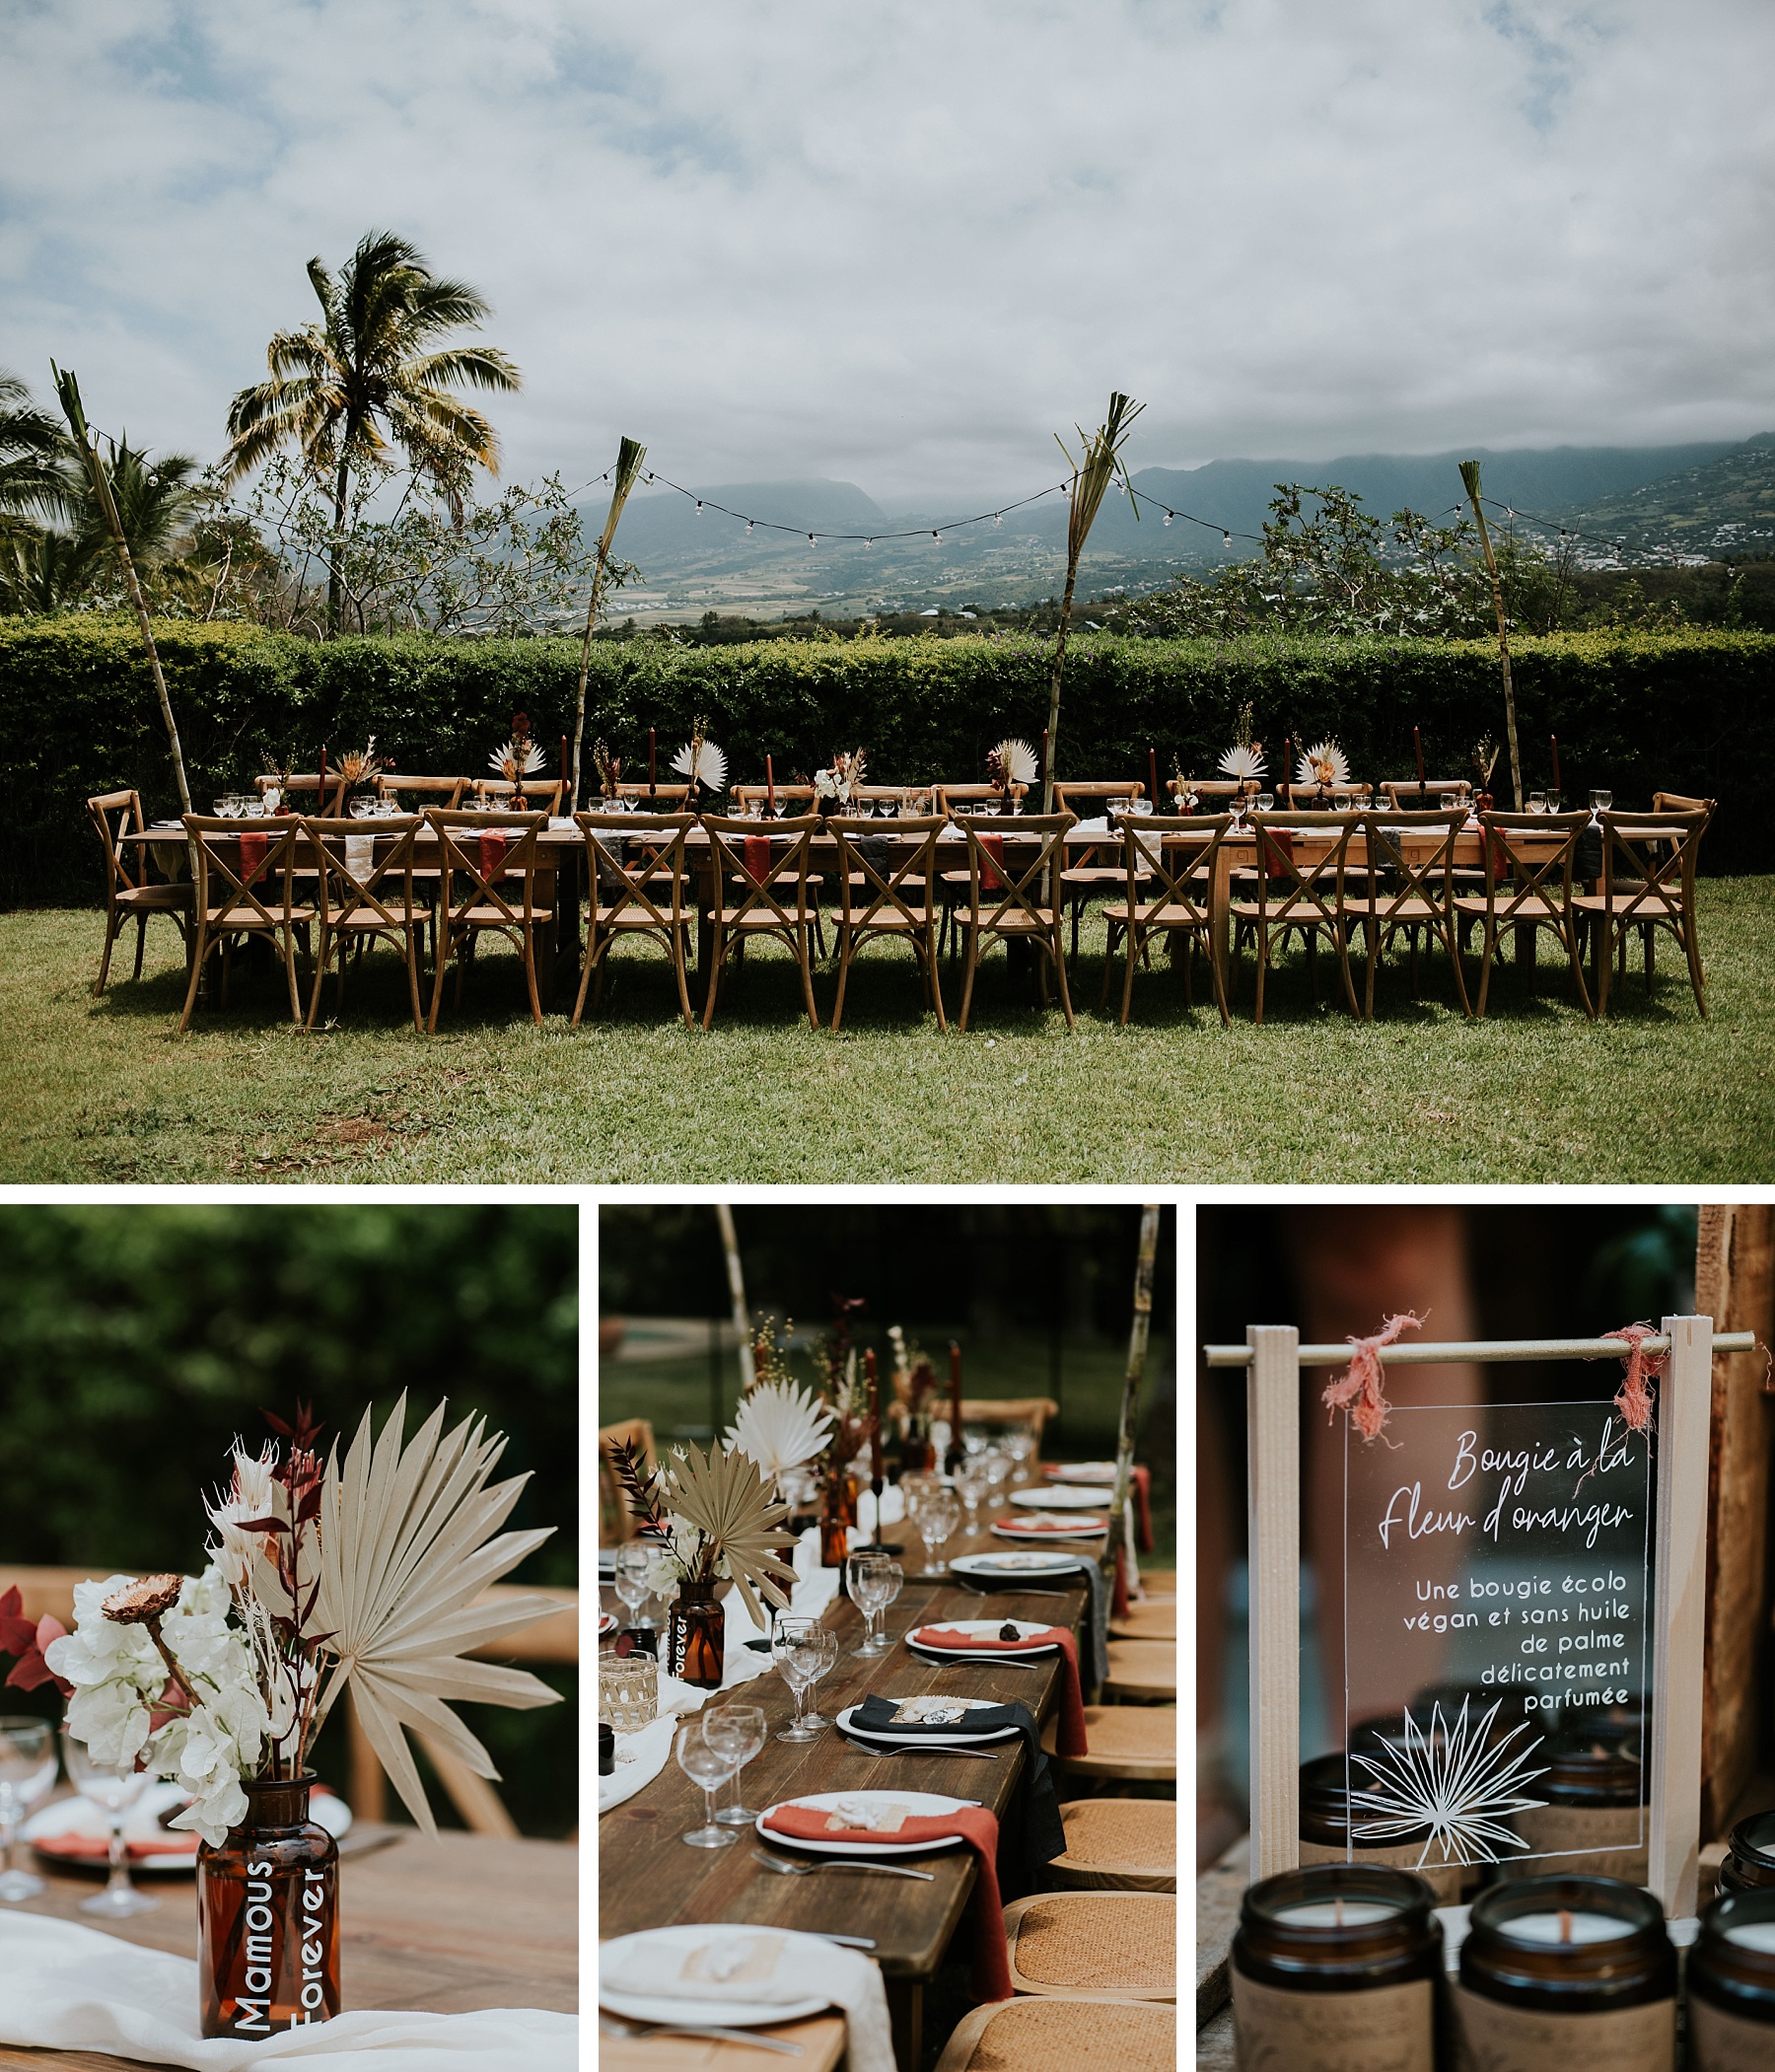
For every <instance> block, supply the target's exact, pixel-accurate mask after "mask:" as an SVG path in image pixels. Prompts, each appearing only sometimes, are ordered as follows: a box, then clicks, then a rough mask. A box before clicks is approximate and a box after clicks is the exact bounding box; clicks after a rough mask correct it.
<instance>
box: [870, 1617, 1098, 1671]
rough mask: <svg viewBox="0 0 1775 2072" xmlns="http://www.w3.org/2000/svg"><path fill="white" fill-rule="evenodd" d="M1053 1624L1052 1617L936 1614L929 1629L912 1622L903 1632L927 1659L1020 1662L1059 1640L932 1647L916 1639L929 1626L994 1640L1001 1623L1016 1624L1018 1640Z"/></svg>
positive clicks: (1053, 1648) (1050, 1649) (1050, 1648)
mask: <svg viewBox="0 0 1775 2072" xmlns="http://www.w3.org/2000/svg"><path fill="white" fill-rule="evenodd" d="M1052 1624H1053V1621H1052V1619H1048V1620H1045V1621H1044V1620H1037V1619H1029V1618H938V1619H933V1620H932V1621H931V1623H930V1627H929V1628H928V1629H927V1628H926V1627H924V1626H915V1627H914V1628H913V1629H912V1631H911V1632H910V1633H908V1634H907V1635H906V1645H907V1647H909V1648H911V1649H912V1650H913V1651H914V1652H915V1653H917V1654H919V1655H922V1656H924V1658H925V1659H926V1660H927V1661H931V1662H954V1661H956V1660H957V1659H958V1658H959V1659H960V1660H961V1661H963V1662H978V1661H982V1660H984V1661H987V1662H1021V1661H1022V1660H1024V1659H1025V1657H1027V1656H1032V1655H1051V1654H1053V1653H1054V1652H1055V1651H1056V1650H1057V1649H1058V1647H1059V1645H1060V1643H1059V1642H1058V1641H1057V1640H1043V1641H1040V1642H1037V1643H1036V1644H1035V1645H1034V1646H1033V1647H1026V1648H1013V1647H1002V1648H980V1649H978V1650H975V1649H972V1648H940V1647H935V1646H933V1645H932V1644H931V1642H930V1641H928V1640H920V1639H918V1638H917V1635H918V1634H920V1633H923V1632H925V1631H927V1630H929V1631H934V1632H951V1633H965V1634H966V1635H967V1637H968V1638H969V1639H970V1640H996V1639H997V1638H998V1630H999V1628H1000V1627H1001V1626H1015V1627H1016V1628H1017V1637H1018V1639H1019V1640H1022V1639H1024V1638H1025V1637H1026V1635H1028V1634H1030V1633H1044V1632H1046V1631H1047V1629H1048V1627H1049V1626H1051V1625H1052Z"/></svg>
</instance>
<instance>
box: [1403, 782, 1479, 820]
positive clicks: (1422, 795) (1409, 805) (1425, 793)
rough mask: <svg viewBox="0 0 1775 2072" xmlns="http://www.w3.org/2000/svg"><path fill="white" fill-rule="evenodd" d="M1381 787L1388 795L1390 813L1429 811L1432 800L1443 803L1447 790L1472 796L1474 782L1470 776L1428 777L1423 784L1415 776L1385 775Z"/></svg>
mask: <svg viewBox="0 0 1775 2072" xmlns="http://www.w3.org/2000/svg"><path fill="white" fill-rule="evenodd" d="M1381 789H1382V791H1383V792H1384V794H1385V796H1386V810H1387V811H1388V812H1389V813H1394V812H1399V811H1405V812H1410V813H1428V812H1430V811H1431V810H1432V807H1431V802H1432V800H1434V801H1435V803H1436V805H1437V806H1438V807H1440V806H1441V805H1442V795H1443V793H1444V792H1446V791H1453V792H1459V793H1460V794H1461V795H1462V796H1463V797H1465V798H1470V797H1471V796H1472V792H1473V783H1472V779H1471V778H1470V777H1426V778H1425V779H1424V781H1423V783H1422V784H1421V785H1420V784H1419V783H1418V780H1417V779H1416V778H1415V777H1384V778H1383V779H1382V780H1381Z"/></svg>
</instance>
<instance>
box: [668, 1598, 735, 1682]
mask: <svg viewBox="0 0 1775 2072" xmlns="http://www.w3.org/2000/svg"><path fill="white" fill-rule="evenodd" d="M715 1589H716V1586H715V1584H714V1583H713V1582H708V1583H680V1584H679V1585H678V1593H677V1596H676V1597H675V1598H674V1600H673V1606H672V1613H671V1617H670V1619H669V1620H668V1623H667V1628H666V1668H667V1670H668V1671H669V1672H670V1674H671V1675H673V1676H674V1677H676V1678H677V1679H678V1681H679V1682H680V1683H692V1684H694V1685H695V1686H696V1688H697V1689H698V1690H719V1689H720V1688H721V1673H722V1670H723V1668H724V1667H725V1665H726V1661H727V1611H726V1609H725V1608H724V1607H723V1605H722V1603H721V1600H720V1599H719V1598H718V1597H717V1596H716V1595H715Z"/></svg>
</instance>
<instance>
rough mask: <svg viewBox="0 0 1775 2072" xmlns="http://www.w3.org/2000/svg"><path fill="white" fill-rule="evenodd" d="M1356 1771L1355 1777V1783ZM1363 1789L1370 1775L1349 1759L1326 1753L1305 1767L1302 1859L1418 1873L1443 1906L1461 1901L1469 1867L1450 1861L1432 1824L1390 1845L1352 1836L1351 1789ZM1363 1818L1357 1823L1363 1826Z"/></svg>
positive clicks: (1389, 1840) (1399, 1836)
mask: <svg viewBox="0 0 1775 2072" xmlns="http://www.w3.org/2000/svg"><path fill="white" fill-rule="evenodd" d="M1352 1771H1353V1772H1354V1774H1353V1779H1352ZM1352 1781H1354V1783H1355V1787H1356V1789H1357V1790H1358V1791H1360V1790H1362V1789H1363V1787H1364V1785H1365V1784H1366V1783H1367V1781H1368V1779H1367V1775H1366V1773H1365V1772H1364V1771H1363V1770H1362V1769H1361V1768H1360V1767H1356V1766H1354V1765H1352V1763H1351V1760H1350V1758H1349V1756H1347V1755H1320V1756H1317V1757H1315V1759H1314V1760H1313V1761H1312V1762H1304V1763H1302V1765H1301V1815H1300V1835H1301V1861H1302V1863H1303V1864H1319V1863H1372V1864H1384V1865H1386V1866H1387V1867H1388V1868H1389V1869H1391V1870H1395V1871H1413V1872H1415V1873H1416V1874H1417V1876H1418V1877H1420V1878H1421V1879H1423V1881H1424V1883H1425V1884H1426V1885H1428V1886H1429V1888H1430V1890H1431V1892H1432V1893H1434V1894H1435V1896H1436V1903H1437V1905H1438V1906H1454V1905H1456V1904H1457V1903H1458V1902H1459V1899H1460V1894H1461V1880H1462V1876H1463V1873H1464V1869H1465V1867H1464V1866H1463V1865H1462V1864H1460V1863H1459V1862H1457V1861H1453V1860H1445V1859H1444V1857H1443V1855H1442V1853H1441V1850H1440V1849H1439V1847H1438V1845H1437V1842H1436V1840H1435V1837H1434V1834H1433V1832H1432V1830H1431V1829H1430V1828H1429V1827H1428V1826H1423V1827H1416V1828H1413V1829H1412V1830H1411V1831H1410V1832H1409V1833H1406V1834H1397V1833H1394V1834H1390V1835H1389V1836H1388V1837H1387V1838H1386V1839H1385V1840H1384V1841H1378V1840H1370V1839H1365V1838H1364V1837H1363V1836H1362V1834H1361V1833H1360V1832H1358V1834H1357V1836H1356V1838H1355V1841H1354V1843H1353V1844H1352V1841H1351V1838H1350V1786H1351V1783H1352ZM1361 1824H1362V1823H1361V1822H1360V1820H1359V1821H1358V1822H1357V1825H1358V1828H1360V1826H1361Z"/></svg>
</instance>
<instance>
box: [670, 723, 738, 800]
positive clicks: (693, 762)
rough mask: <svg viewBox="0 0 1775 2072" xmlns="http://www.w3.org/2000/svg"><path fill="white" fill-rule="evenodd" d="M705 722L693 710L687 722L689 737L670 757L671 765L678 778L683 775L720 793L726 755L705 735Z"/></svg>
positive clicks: (724, 780)
mask: <svg viewBox="0 0 1775 2072" xmlns="http://www.w3.org/2000/svg"><path fill="white" fill-rule="evenodd" d="M707 724H708V723H707V722H706V721H705V720H704V718H703V716H702V714H701V713H700V712H699V713H697V714H696V716H695V717H694V718H693V719H692V720H691V722H690V739H689V740H688V741H687V742H685V744H684V746H683V747H682V748H681V749H679V750H678V751H677V753H676V754H675V755H674V757H673V758H672V766H673V768H674V770H676V772H677V773H678V775H679V776H680V777H687V778H688V779H689V780H690V782H691V783H692V784H693V785H696V784H700V785H701V786H702V788H703V789H704V791H706V792H716V793H719V792H724V791H726V790H727V757H726V756H725V755H724V754H723V753H722V752H721V750H719V749H718V748H717V747H716V746H715V744H714V743H713V742H712V741H710V740H709V739H708V738H707V736H706V735H705V733H704V731H703V730H704V728H705V727H706V725H707Z"/></svg>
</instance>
